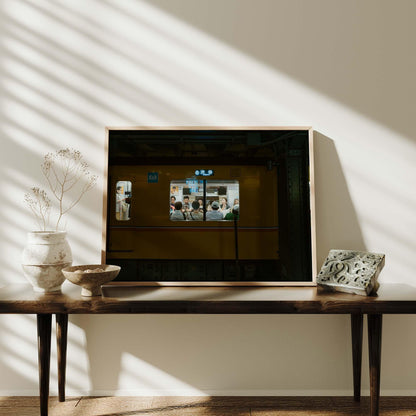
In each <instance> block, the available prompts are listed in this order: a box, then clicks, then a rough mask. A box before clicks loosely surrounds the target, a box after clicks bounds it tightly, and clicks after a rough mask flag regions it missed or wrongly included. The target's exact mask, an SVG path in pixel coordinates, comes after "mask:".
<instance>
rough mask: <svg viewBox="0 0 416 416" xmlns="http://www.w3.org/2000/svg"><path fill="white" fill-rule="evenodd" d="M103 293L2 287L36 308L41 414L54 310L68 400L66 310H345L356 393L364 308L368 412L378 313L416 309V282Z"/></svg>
mask: <svg viewBox="0 0 416 416" xmlns="http://www.w3.org/2000/svg"><path fill="white" fill-rule="evenodd" d="M104 295H105V296H104V297H95V298H84V297H82V296H81V295H80V288H79V287H76V286H73V285H71V286H67V287H65V288H64V290H63V293H62V294H59V295H42V294H38V293H35V292H33V290H32V288H31V286H29V285H8V286H5V287H3V288H0V313H3V314H4V313H7V314H36V315H37V323H38V349H39V357H38V358H39V363H38V365H39V389H40V414H41V416H47V414H48V396H49V368H50V343H51V322H52V315H56V323H57V344H58V383H59V400H60V401H64V400H65V368H66V347H67V325H68V315H69V314H348V315H350V316H351V329H352V352H353V375H354V398H355V400H357V401H358V400H360V395H361V355H362V335H363V315H367V319H368V341H369V362H370V396H371V398H370V401H371V416H378V414H379V396H380V362H381V329H382V315H383V314H415V313H416V288H413V287H411V286H405V285H382V286H381V287H380V289H379V293H378V296H376V297H361V296H357V295H349V294H344V293H322V292H320V291H319V290H318V289H317V288H315V287H294V288H293V287H292V288H289V287H257V288H255V287H254V288H252V287H250V288H248V287H183V288H178V287H164V288H154V287H152V288H145V287H115V286H112V287H106V288H104Z"/></svg>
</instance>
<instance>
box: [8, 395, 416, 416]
mask: <svg viewBox="0 0 416 416" xmlns="http://www.w3.org/2000/svg"><path fill="white" fill-rule="evenodd" d="M38 401H39V398H37V397H0V416H39V404H38ZM369 409H370V401H369V398H368V397H363V398H362V401H361V403H357V402H355V401H354V399H353V398H352V397H315V396H313V397H70V398H68V399H67V401H66V402H64V403H60V402H59V401H58V398H51V400H50V406H49V414H50V416H103V415H106V416H136V415H137V416H139V415H141V416H144V415H146V416H156V415H157V416H179V415H180V416H182V415H185V416H187V415H192V416H202V415H204V416H207V415H210V416H224V415H233V416H239V415H244V416H289V415H290V416H311V415H319V416H368V414H369ZM415 414H416V397H382V398H381V399H380V416H414V415H415Z"/></svg>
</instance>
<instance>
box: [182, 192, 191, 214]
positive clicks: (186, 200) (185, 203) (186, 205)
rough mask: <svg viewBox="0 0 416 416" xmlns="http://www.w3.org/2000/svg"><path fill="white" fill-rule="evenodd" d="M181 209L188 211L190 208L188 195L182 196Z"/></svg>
mask: <svg viewBox="0 0 416 416" xmlns="http://www.w3.org/2000/svg"><path fill="white" fill-rule="evenodd" d="M183 209H184V210H185V211H187V210H188V211H189V210H190V209H191V202H190V201H189V196H188V195H185V196H184V197H183Z"/></svg>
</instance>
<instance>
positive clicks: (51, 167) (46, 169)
mask: <svg viewBox="0 0 416 416" xmlns="http://www.w3.org/2000/svg"><path fill="white" fill-rule="evenodd" d="M81 159H82V155H81V153H80V152H79V151H78V150H73V149H68V148H67V149H62V150H58V151H57V152H56V153H54V154H52V153H48V154H47V155H46V156H45V160H44V163H43V165H42V172H43V174H44V176H45V177H46V180H47V181H48V184H49V187H50V189H51V191H52V193H53V195H54V196H55V198H56V199H57V200H58V203H59V215H58V221H57V223H56V230H58V228H59V224H60V222H61V219H62V216H63V215H64V214H66V213H67V212H68V211H69V210H71V209H72V208H73V207H74V206H75V205H76V204H77V203H78V202H79V201H80V199H81V198H82V196H83V195H84V194H85V193H86V192H87V191H89V190H90V189H91V188H92V187H93V186H94V185H95V183H96V181H97V177H96V176H95V175H91V174H90V172H89V171H88V165H87V164H86V163H85V162H83V161H82V160H81ZM83 176H85V177H86V180H87V182H86V184H84V185H83V186H82V187H81V188H80V190H79V196H78V197H77V198H76V199H75V200H74V201H73V202H72V203H69V205H67V206H65V203H64V201H65V198H64V197H65V194H66V192H68V191H70V190H71V189H73V188H74V187H75V186H76V185H77V184H78V183H79V181H80V180H81V178H82V177H83Z"/></svg>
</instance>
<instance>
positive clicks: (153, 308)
mask: <svg viewBox="0 0 416 416" xmlns="http://www.w3.org/2000/svg"><path fill="white" fill-rule="evenodd" d="M103 293H104V296H102V297H101V296H98V297H92V298H88V297H82V296H81V293H80V288H79V287H78V286H75V285H72V284H68V285H65V287H64V289H63V292H62V293H61V294H47V295H44V294H39V293H36V292H34V291H33V290H32V288H31V286H30V285H26V284H19V285H7V286H4V287H0V313H58V314H85V313H86V314H117V313H123V314H126V313H127V314H128V313H179V314H182V313H183V314H188V313H190V314H215V313H220V314H297V313H302V314H321V313H324V314H327V313H328V314H337V313H340V314H346V313H347V314H350V313H351V314H360V313H361V314H367V313H370V314H377V313H382V314H384V313H387V314H394V313H409V314H412V313H416V288H414V287H412V286H406V285H382V286H381V287H380V289H379V292H378V295H377V296H359V295H353V294H347V293H327V292H321V291H320V290H319V288H316V287H254V288H253V287H161V288H158V287H135V286H132V287H129V286H122V287H118V286H105V287H104V288H103Z"/></svg>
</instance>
